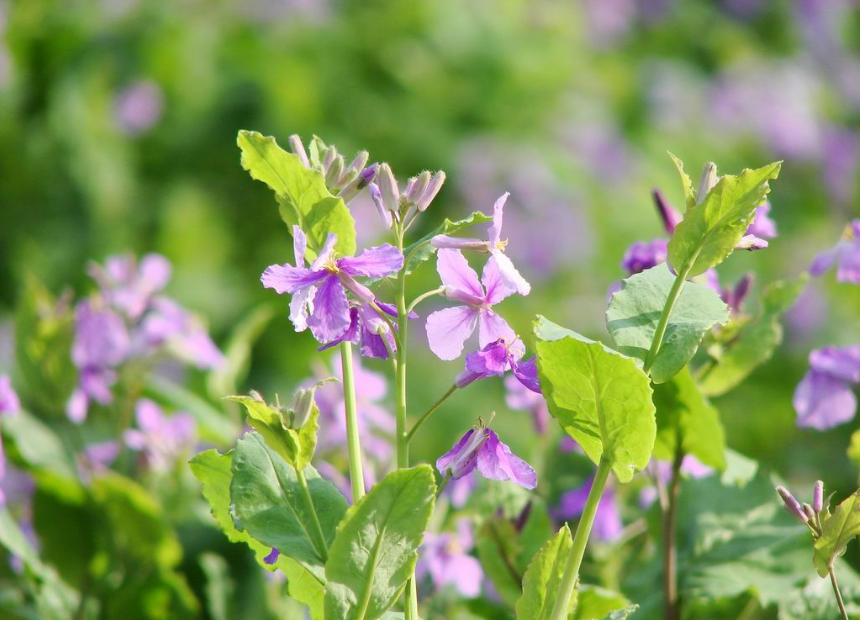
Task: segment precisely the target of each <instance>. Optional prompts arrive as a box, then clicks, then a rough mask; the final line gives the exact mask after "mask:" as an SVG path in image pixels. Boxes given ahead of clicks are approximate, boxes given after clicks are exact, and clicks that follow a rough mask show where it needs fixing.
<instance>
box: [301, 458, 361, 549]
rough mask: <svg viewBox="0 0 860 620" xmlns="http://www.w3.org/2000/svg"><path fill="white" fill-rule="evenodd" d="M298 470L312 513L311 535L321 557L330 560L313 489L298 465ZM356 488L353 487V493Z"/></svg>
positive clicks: (303, 492)
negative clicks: (312, 494) (309, 486)
mask: <svg viewBox="0 0 860 620" xmlns="http://www.w3.org/2000/svg"><path fill="white" fill-rule="evenodd" d="M295 470H296V479H297V480H298V481H299V486H300V487H301V488H302V496H303V497H304V498H305V504H307V507H308V512H309V513H310V514H311V521H312V523H311V525H312V526H313V527H312V528H311V536H313V538H314V546H315V547H316V548H317V552H318V553H319V555H320V558H321V559H322V561H323V562H325V561H326V560H328V545H326V542H325V534H323V530H322V525H320V520H319V516H318V515H317V509H316V507H315V506H314V500H313V498H312V497H311V490H310V489H309V488H308V481H307V479H305V472H303V471H302V470H301V469H299V468H298V467H296V468H295ZM354 492H355V489H353V493H354Z"/></svg>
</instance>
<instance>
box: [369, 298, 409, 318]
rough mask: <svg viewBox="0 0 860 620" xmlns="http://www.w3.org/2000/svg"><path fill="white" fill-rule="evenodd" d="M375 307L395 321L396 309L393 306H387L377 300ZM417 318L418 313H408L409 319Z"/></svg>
mask: <svg viewBox="0 0 860 620" xmlns="http://www.w3.org/2000/svg"><path fill="white" fill-rule="evenodd" d="M376 305H377V306H379V309H380V310H382V311H383V312H384V313H385V314H387V315H388V316H391V317H394V318H395V319H396V318H397V316H398V314H397V307H396V306H395V305H394V304H387V303H384V302H381V301H379V300H378V299H377V300H376ZM417 318H418V313H417V312H415V311H414V310H413V311H412V312H410V313H409V319H411V320H415V319H417Z"/></svg>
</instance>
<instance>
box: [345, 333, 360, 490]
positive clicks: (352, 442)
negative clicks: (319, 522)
mask: <svg viewBox="0 0 860 620" xmlns="http://www.w3.org/2000/svg"><path fill="white" fill-rule="evenodd" d="M340 363H341V367H342V368H343V403H344V407H345V409H346V444H347V448H348V450H349V481H350V484H351V485H352V503H353V504H355V503H357V502H358V500H360V499H361V498H362V497H364V471H363V469H362V464H361V440H360V439H359V436H358V412H357V410H356V406H355V376H354V374H353V370H352V344H351V343H350V342H349V341H344V342H342V343H341V344H340Z"/></svg>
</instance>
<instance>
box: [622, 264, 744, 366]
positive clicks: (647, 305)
mask: <svg viewBox="0 0 860 620" xmlns="http://www.w3.org/2000/svg"><path fill="white" fill-rule="evenodd" d="M674 283H675V275H674V274H672V272H671V271H669V267H668V265H666V264H665V263H661V264H659V265H657V266H656V267H652V268H651V269H648V270H646V271H643V272H642V273H638V274H636V275H634V276H631V277H629V278H627V279H626V280H624V281H623V282H622V288H621V290H620V291H618V292H617V293H615V294H614V295H613V296H612V299H611V301H610V302H609V308H608V309H607V311H606V327H607V328H608V329H609V333H610V334H612V338H613V339H614V340H615V344H616V345H617V346H618V350H619V351H621V352H622V353H624V354H626V355H629V356H631V357H635V358H637V359H639V360H642V361H643V362H644V361H645V358H646V357H647V356H648V350H649V349H650V348H651V342H652V341H653V340H654V334H655V332H656V331H657V324H658V323H659V322H660V316H661V314H662V313H663V307H664V306H665V305H666V299H667V298H668V297H669V291H670V289H671V288H672V285H673V284H674ZM728 320H729V309H728V307H727V306H726V304H725V303H723V301H722V300H721V299H720V297H719V295H717V294H716V293H715V292H714V291H712V290H711V289H710V288H709V287H707V286H704V285H702V284H696V283H694V282H687V283H685V284H684V288H682V289H681V295H680V296H679V297H678V300H677V302H675V306H674V307H673V308H672V313H671V314H670V315H669V323H668V324H667V327H666V333H665V335H664V336H663V342H662V345H661V346H660V350H659V352H658V353H657V357H656V359H655V360H654V363H653V365H652V366H651V378H652V379H653V381H654V383H663V382H665V381H668V380H669V379H671V378H672V377H673V376H674V375H675V374H676V373H677V372H678V371H680V370H681V369H682V368H683V367H684V366H686V365H687V363H688V362H689V361H690V360H691V359H692V358H693V355H695V354H696V350H697V349H698V348H699V343H700V342H701V341H702V338H703V337H704V335H705V332H707V331H708V330H709V329H711V327H713V326H714V325H715V324H717V323H725V322H726V321H728Z"/></svg>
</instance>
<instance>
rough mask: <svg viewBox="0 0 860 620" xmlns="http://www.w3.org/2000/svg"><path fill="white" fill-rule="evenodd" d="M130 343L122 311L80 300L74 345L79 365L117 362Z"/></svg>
mask: <svg viewBox="0 0 860 620" xmlns="http://www.w3.org/2000/svg"><path fill="white" fill-rule="evenodd" d="M129 347H130V340H129V336H128V330H127V329H126V327H125V322H124V321H123V320H122V318H120V317H119V315H117V314H116V313H115V312H113V311H112V310H109V309H107V308H94V307H93V304H92V303H91V302H90V301H83V302H81V303H80V304H78V307H77V309H76V311H75V342H74V344H73V346H72V360H73V361H74V363H75V365H76V366H77V367H78V368H84V367H88V366H116V365H117V364H119V363H121V362H122V361H123V360H124V359H125V357H126V355H127V354H128V352H129Z"/></svg>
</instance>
